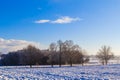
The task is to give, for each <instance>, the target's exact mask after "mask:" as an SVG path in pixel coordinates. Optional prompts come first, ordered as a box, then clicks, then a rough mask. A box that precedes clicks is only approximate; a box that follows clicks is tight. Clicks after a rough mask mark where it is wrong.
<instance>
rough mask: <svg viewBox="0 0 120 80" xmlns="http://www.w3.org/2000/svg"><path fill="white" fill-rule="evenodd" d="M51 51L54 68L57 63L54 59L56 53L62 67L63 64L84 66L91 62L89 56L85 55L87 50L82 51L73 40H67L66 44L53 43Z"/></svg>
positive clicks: (60, 42)
mask: <svg viewBox="0 0 120 80" xmlns="http://www.w3.org/2000/svg"><path fill="white" fill-rule="evenodd" d="M49 50H50V60H51V65H52V67H53V64H54V62H55V60H54V57H55V54H56V52H58V54H59V56H58V59H59V60H58V61H59V66H60V67H61V64H62V63H63V64H70V66H72V64H73V63H76V64H77V63H80V64H82V65H83V64H84V63H86V62H88V61H89V56H88V55H87V54H86V53H85V50H82V49H81V48H80V47H79V45H77V44H74V43H73V41H72V40H66V41H65V42H62V41H61V40H59V41H57V43H51V44H50V47H49Z"/></svg>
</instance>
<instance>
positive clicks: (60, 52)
mask: <svg viewBox="0 0 120 80" xmlns="http://www.w3.org/2000/svg"><path fill="white" fill-rule="evenodd" d="M57 43H58V47H59V48H58V49H59V67H61V60H62V46H63V42H62V41H61V40H58V41H57Z"/></svg>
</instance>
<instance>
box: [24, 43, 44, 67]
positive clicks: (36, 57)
mask: <svg viewBox="0 0 120 80" xmlns="http://www.w3.org/2000/svg"><path fill="white" fill-rule="evenodd" d="M24 52H25V54H26V60H27V64H29V65H30V67H32V65H35V64H38V63H40V59H41V58H42V54H41V51H40V50H39V49H37V48H36V47H34V46H32V45H29V46H28V47H27V48H25V49H24Z"/></svg>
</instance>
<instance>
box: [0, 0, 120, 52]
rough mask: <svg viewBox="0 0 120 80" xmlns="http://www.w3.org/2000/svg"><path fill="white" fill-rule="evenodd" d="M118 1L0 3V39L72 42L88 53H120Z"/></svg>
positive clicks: (24, 0) (14, 0) (4, 0)
mask: <svg viewBox="0 0 120 80" xmlns="http://www.w3.org/2000/svg"><path fill="white" fill-rule="evenodd" d="M119 21H120V0H19V1H18V0H1V1H0V38H3V39H6V40H9V39H15V40H26V41H33V42H40V43H41V44H43V45H48V44H50V43H51V42H56V41H57V40H59V39H61V40H63V41H64V40H73V41H74V42H75V43H77V44H79V45H80V46H81V47H82V48H84V49H86V50H87V51H88V54H95V53H96V52H97V51H98V49H99V48H100V47H101V46H102V45H108V46H111V47H112V50H113V52H114V53H116V54H119V53H120V49H119V47H120V45H119V43H120V42H119V41H120V37H119V34H120V22H119Z"/></svg>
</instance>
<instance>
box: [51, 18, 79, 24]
mask: <svg viewBox="0 0 120 80" xmlns="http://www.w3.org/2000/svg"><path fill="white" fill-rule="evenodd" d="M79 20H80V18H71V17H69V16H63V17H61V18H59V19H57V20H55V21H51V23H58V24H64V23H71V22H73V21H79Z"/></svg>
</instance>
